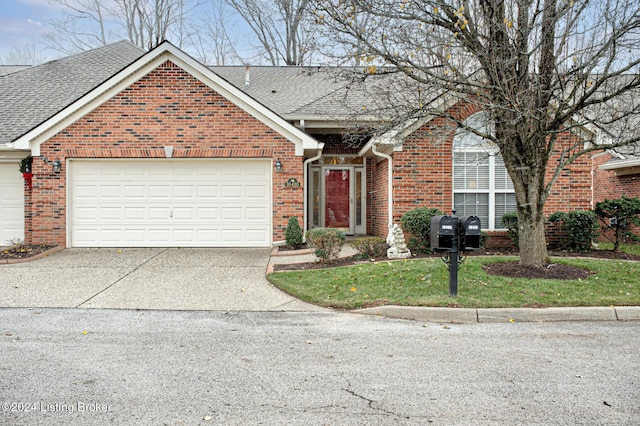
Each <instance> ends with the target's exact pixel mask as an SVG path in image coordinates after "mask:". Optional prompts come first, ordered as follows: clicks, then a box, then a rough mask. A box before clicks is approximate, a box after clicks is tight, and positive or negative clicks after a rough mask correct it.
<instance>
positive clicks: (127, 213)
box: [124, 207, 147, 221]
mask: <svg viewBox="0 0 640 426" xmlns="http://www.w3.org/2000/svg"><path fill="white" fill-rule="evenodd" d="M146 218H147V209H145V208H144V207H125V208H124V220H127V221H130V220H145V219H146Z"/></svg>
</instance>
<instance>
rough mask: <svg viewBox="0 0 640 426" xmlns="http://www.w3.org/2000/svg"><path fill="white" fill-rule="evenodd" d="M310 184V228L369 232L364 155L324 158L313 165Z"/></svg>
mask: <svg viewBox="0 0 640 426" xmlns="http://www.w3.org/2000/svg"><path fill="white" fill-rule="evenodd" d="M338 158H339V159H340V161H338V160H337V159H338ZM334 160H335V161H334ZM327 163H328V164H327ZM308 185H309V208H310V212H309V216H308V217H309V224H308V226H309V228H317V227H323V228H335V229H339V230H341V231H343V232H344V233H346V234H365V233H366V174H365V167H364V161H363V159H362V158H360V157H346V156H345V157H323V158H322V159H321V161H320V162H317V163H313V164H312V165H311V170H310V176H309V182H308Z"/></svg>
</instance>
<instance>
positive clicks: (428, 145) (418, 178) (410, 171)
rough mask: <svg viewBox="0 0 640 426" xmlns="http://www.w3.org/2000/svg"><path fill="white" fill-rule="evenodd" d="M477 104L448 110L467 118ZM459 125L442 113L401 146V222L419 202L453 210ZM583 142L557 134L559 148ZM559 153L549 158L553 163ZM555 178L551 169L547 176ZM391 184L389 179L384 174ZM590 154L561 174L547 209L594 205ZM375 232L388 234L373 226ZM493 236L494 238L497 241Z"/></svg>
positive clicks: (397, 189)
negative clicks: (454, 160) (454, 155)
mask: <svg viewBox="0 0 640 426" xmlns="http://www.w3.org/2000/svg"><path fill="white" fill-rule="evenodd" d="M477 111H478V109H477V108H475V107H474V106H472V105H462V104H458V105H456V106H455V107H453V108H452V109H451V110H450V111H449V113H450V114H452V115H454V116H456V117H457V118H458V119H460V120H464V119H466V118H467V117H469V116H470V115H472V114H473V113H475V112H477ZM455 131H456V126H455V123H453V122H452V121H450V120H446V119H444V118H437V119H434V120H432V121H430V122H429V123H427V124H426V125H425V126H424V127H422V128H421V129H419V130H417V131H416V132H414V133H413V134H411V135H409V137H407V138H406V140H405V142H404V144H403V146H402V151H399V152H395V153H394V154H393V168H394V184H393V197H394V222H395V223H400V218H401V217H402V215H403V214H404V213H406V212H407V211H409V210H412V209H414V208H417V207H435V208H438V209H440V210H442V211H443V212H445V213H447V214H449V213H450V212H451V208H452V206H453V183H452V172H453V170H452V168H453V156H452V144H453V137H454V135H455ZM577 141H578V136H577V135H575V134H573V133H566V134H563V135H561V136H560V137H559V138H558V143H557V145H558V147H559V149H560V148H561V147H562V148H564V147H568V146H570V145H569V144H574V143H576V142H577ZM558 158H559V157H558V156H555V157H553V158H552V159H551V160H550V161H549V165H550V166H553V165H554V164H556V162H557V160H558ZM549 179H551V171H550V172H549V173H548V175H547V181H548V180H549ZM385 184H386V179H385ZM591 187H592V176H591V159H590V158H589V157H588V156H584V157H581V158H580V159H579V160H578V161H576V162H575V163H573V164H572V165H571V166H569V167H568V168H567V169H566V170H565V171H564V172H563V173H562V175H561V177H560V178H559V179H558V181H557V182H556V184H555V185H554V188H553V190H552V193H551V195H550V196H549V198H548V200H547V203H546V205H545V209H544V211H545V214H546V215H550V214H551V213H553V212H555V211H560V210H562V211H567V210H575V209H591V208H592V204H591V201H592V194H591ZM372 231H373V232H374V233H375V234H376V235H386V227H385V230H384V233H382V232H380V229H379V228H373V229H372ZM507 238H508V237H507V236H506V233H504V232H494V233H492V234H491V238H490V240H489V242H490V244H492V245H498V246H499V245H504V244H505V243H509V241H508V240H507ZM492 240H493V241H492Z"/></svg>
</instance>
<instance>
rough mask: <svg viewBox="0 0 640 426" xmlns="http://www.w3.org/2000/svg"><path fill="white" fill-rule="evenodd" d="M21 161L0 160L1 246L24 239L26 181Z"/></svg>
mask: <svg viewBox="0 0 640 426" xmlns="http://www.w3.org/2000/svg"><path fill="white" fill-rule="evenodd" d="M19 165H20V162H19V161H7V162H2V161H0V246H2V245H10V244H12V243H13V242H16V241H18V240H20V241H22V240H24V181H23V178H22V175H21V174H20V171H19Z"/></svg>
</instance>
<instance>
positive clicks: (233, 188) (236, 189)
mask: <svg viewBox="0 0 640 426" xmlns="http://www.w3.org/2000/svg"><path fill="white" fill-rule="evenodd" d="M221 189H222V198H223V199H234V200H239V199H241V198H242V186H240V185H222V188H221Z"/></svg>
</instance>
